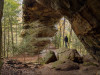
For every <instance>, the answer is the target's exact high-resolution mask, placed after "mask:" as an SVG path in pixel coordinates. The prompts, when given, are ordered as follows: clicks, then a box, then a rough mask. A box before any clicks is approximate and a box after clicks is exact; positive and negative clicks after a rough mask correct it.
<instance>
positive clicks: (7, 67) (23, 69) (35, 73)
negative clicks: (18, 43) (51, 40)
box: [1, 49, 100, 75]
mask: <svg viewBox="0 0 100 75" xmlns="http://www.w3.org/2000/svg"><path fill="white" fill-rule="evenodd" d="M52 50H54V51H55V49H52ZM24 57H25V58H24ZM40 57H41V55H40ZM37 59H38V55H36V56H34V57H29V56H27V57H26V56H25V55H24V56H16V57H12V58H8V59H4V65H3V67H2V74H1V75H98V74H96V73H97V72H98V71H100V67H97V66H83V65H82V64H80V68H79V69H78V70H71V71H61V70H56V69H54V68H51V63H50V64H46V65H39V64H36V63H35V62H36V60H37ZM12 62H13V63H12ZM33 62H34V64H33Z"/></svg>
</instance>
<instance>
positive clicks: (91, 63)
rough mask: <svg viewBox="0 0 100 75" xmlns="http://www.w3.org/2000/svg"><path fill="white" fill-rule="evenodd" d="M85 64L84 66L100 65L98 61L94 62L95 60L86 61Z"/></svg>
mask: <svg viewBox="0 0 100 75" xmlns="http://www.w3.org/2000/svg"><path fill="white" fill-rule="evenodd" d="M83 65H84V66H97V67H98V66H99V64H98V63H94V62H84V63H83Z"/></svg>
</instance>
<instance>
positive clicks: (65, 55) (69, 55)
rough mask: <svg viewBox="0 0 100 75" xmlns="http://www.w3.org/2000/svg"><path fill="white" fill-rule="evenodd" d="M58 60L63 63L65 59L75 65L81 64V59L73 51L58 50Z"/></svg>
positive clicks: (75, 51)
mask: <svg viewBox="0 0 100 75" xmlns="http://www.w3.org/2000/svg"><path fill="white" fill-rule="evenodd" d="M57 55H58V59H59V60H61V61H65V60H67V59H69V60H72V61H74V62H77V63H83V58H82V57H81V55H80V54H79V53H78V52H77V50H75V49H66V48H61V49H59V50H58V54H57Z"/></svg>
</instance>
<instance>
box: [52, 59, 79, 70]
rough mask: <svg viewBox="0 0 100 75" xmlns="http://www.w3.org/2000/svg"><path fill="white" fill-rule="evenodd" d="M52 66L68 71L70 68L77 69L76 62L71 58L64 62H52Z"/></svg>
mask: <svg viewBox="0 0 100 75" xmlns="http://www.w3.org/2000/svg"><path fill="white" fill-rule="evenodd" d="M52 67H53V68H55V69H56V70H62V71H70V70H77V69H79V65H78V63H75V62H73V61H71V60H67V61H66V62H63V61H57V62H55V63H53V64H52Z"/></svg>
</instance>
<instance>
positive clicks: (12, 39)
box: [8, 15, 14, 56]
mask: <svg viewBox="0 0 100 75" xmlns="http://www.w3.org/2000/svg"><path fill="white" fill-rule="evenodd" d="M8 16H9V15H8ZM9 23H10V28H11V41H12V51H13V56H14V38H13V28H12V22H11V17H10V16H9Z"/></svg>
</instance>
